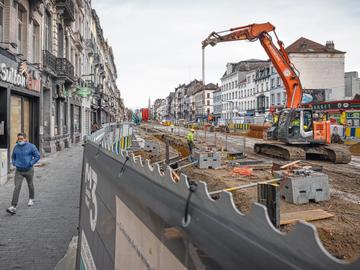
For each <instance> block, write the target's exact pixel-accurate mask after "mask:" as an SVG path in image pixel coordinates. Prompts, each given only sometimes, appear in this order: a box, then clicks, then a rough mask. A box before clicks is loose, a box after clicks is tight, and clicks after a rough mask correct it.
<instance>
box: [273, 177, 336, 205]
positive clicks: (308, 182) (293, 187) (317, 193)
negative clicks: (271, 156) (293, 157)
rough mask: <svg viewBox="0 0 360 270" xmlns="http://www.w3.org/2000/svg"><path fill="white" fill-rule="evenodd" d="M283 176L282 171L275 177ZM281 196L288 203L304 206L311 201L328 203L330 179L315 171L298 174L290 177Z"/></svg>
mask: <svg viewBox="0 0 360 270" xmlns="http://www.w3.org/2000/svg"><path fill="white" fill-rule="evenodd" d="M282 174H283V172H282V171H276V172H275V173H274V176H275V177H279V178H281V176H282ZM280 194H281V197H282V198H284V199H285V200H286V201H287V202H290V203H294V204H304V203H308V202H309V201H311V200H313V201H315V202H321V201H327V200H329V199H330V188H329V177H328V176H327V175H326V174H324V173H321V172H315V171H308V172H307V173H305V174H299V173H298V175H294V176H291V177H289V179H288V180H287V182H286V183H285V185H284V187H283V189H282V190H281V191H280Z"/></svg>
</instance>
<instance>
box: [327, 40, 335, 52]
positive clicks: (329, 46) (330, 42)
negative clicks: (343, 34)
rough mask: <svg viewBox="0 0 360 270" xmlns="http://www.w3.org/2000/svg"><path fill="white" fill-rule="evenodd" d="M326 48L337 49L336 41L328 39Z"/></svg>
mask: <svg viewBox="0 0 360 270" xmlns="http://www.w3.org/2000/svg"><path fill="white" fill-rule="evenodd" d="M325 46H326V49H328V50H329V51H333V50H335V45H334V41H332V40H328V41H326V45H325Z"/></svg>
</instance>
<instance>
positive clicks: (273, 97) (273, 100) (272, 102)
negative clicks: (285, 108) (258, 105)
mask: <svg viewBox="0 0 360 270" xmlns="http://www.w3.org/2000/svg"><path fill="white" fill-rule="evenodd" d="M270 101H271V105H275V95H274V94H271V100H270Z"/></svg>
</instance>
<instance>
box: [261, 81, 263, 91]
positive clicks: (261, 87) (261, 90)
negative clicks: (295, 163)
mask: <svg viewBox="0 0 360 270" xmlns="http://www.w3.org/2000/svg"><path fill="white" fill-rule="evenodd" d="M261 92H264V84H263V83H261Z"/></svg>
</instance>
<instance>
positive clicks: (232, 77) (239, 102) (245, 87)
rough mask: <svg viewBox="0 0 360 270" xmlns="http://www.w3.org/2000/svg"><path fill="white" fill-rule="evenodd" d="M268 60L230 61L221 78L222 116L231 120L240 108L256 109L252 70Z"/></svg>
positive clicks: (242, 109)
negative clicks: (248, 76)
mask: <svg viewBox="0 0 360 270" xmlns="http://www.w3.org/2000/svg"><path fill="white" fill-rule="evenodd" d="M265 63H267V61H264V60H258V59H250V60H246V61H240V62H238V63H228V64H227V65H226V72H225V73H224V75H223V76H222V78H221V92H222V94H221V95H222V112H221V118H222V119H224V120H226V121H231V120H232V119H233V118H234V117H236V116H237V115H238V110H240V111H246V110H249V109H250V108H254V109H255V106H256V105H255V103H256V102H255V97H254V94H255V82H254V81H255V74H254V73H253V74H251V75H250V78H247V75H248V73H249V72H250V71H252V70H255V69H256V68H258V67H260V66H262V65H264V64H265Z"/></svg>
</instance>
